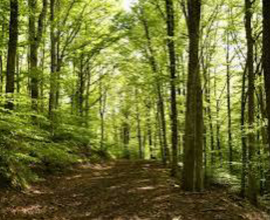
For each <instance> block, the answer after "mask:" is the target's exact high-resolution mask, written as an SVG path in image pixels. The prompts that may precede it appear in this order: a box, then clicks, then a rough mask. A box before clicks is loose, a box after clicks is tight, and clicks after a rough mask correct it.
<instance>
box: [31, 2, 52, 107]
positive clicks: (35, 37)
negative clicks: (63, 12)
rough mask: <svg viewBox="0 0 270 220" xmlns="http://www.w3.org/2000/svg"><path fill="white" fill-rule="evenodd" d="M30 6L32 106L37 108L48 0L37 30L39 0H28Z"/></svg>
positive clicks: (40, 16)
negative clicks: (41, 51)
mask: <svg viewBox="0 0 270 220" xmlns="http://www.w3.org/2000/svg"><path fill="white" fill-rule="evenodd" d="M28 6H29V42H30V55H29V58H30V62H29V63H30V76H31V98H32V108H33V109H34V110H37V106H38V104H37V102H38V98H39V80H40V73H39V70H38V48H39V46H40V43H41V40H42V34H43V27H44V20H45V17H46V13H47V0H43V8H42V12H41V13H40V15H39V19H38V27H37V30H36V15H35V13H36V10H37V1H36V0H28Z"/></svg>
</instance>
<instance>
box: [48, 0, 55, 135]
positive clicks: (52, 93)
mask: <svg viewBox="0 0 270 220" xmlns="http://www.w3.org/2000/svg"><path fill="white" fill-rule="evenodd" d="M50 13H51V14H50V22H51V27H50V28H51V33H50V35H51V36H50V37H51V76H50V97H49V118H50V120H51V125H52V132H53V130H54V123H55V100H56V95H55V92H56V88H55V87H56V79H57V77H56V42H55V15H54V14H55V0H51V1H50Z"/></svg>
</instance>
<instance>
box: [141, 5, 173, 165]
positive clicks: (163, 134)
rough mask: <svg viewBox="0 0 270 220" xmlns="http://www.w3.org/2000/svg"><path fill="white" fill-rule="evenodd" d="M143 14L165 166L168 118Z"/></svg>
mask: <svg viewBox="0 0 270 220" xmlns="http://www.w3.org/2000/svg"><path fill="white" fill-rule="evenodd" d="M141 12H142V23H143V26H144V31H145V36H146V39H147V46H148V50H149V54H148V59H149V63H150V65H151V68H152V71H153V73H154V74H155V75H156V88H157V98H158V105H157V109H158V113H159V114H158V116H159V117H160V120H159V124H160V127H161V129H160V132H159V133H160V134H161V138H162V140H160V143H162V148H163V149H162V152H163V154H162V161H163V163H164V164H167V162H168V160H170V152H169V149H168V144H167V143H168V142H167V125H166V117H165V107H164V99H163V95H162V89H161V87H162V86H161V85H162V83H161V80H160V75H159V71H158V65H157V61H156V59H155V53H154V49H153V46H152V39H151V35H150V31H149V27H148V22H147V20H146V18H145V16H144V14H143V10H142V11H141Z"/></svg>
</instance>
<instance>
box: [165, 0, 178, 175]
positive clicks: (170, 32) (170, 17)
mask: <svg viewBox="0 0 270 220" xmlns="http://www.w3.org/2000/svg"><path fill="white" fill-rule="evenodd" d="M166 13H167V20H166V21H167V47H168V51H169V70H170V87H171V88H170V90H171V138H172V141H171V142H172V143H171V144H172V169H171V175H172V176H176V174H177V162H178V126H177V123H178V119H177V102H176V79H177V76H176V56H175V44H174V37H175V34H174V28H175V24H174V6H173V1H172V0H166Z"/></svg>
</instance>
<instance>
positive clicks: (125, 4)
mask: <svg viewBox="0 0 270 220" xmlns="http://www.w3.org/2000/svg"><path fill="white" fill-rule="evenodd" d="M136 1H137V0H123V7H124V9H125V10H126V11H130V9H131V6H132V4H133V3H135V2H136Z"/></svg>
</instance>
